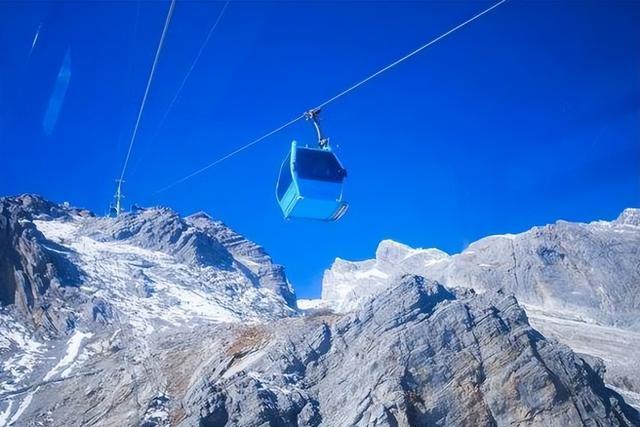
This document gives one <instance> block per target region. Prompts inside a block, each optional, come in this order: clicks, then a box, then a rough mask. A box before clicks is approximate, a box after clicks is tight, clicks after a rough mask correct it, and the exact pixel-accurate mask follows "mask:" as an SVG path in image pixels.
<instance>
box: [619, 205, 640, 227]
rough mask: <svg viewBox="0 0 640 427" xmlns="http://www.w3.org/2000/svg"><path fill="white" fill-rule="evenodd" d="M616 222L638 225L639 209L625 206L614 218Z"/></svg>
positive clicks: (639, 219)
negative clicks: (616, 217)
mask: <svg viewBox="0 0 640 427" xmlns="http://www.w3.org/2000/svg"><path fill="white" fill-rule="evenodd" d="M615 222H616V223H617V224H623V225H633V226H635V227H640V209H636V208H627V209H625V210H624V211H622V213H621V214H620V216H619V217H618V219H616V221H615Z"/></svg>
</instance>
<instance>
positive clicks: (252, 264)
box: [186, 212, 296, 307]
mask: <svg viewBox="0 0 640 427" xmlns="http://www.w3.org/2000/svg"><path fill="white" fill-rule="evenodd" d="M186 222H187V223H188V224H189V225H191V226H193V227H195V228H196V229H198V230H200V231H201V232H203V233H205V234H206V235H208V236H211V237H213V238H214V239H215V240H216V241H218V242H220V244H221V245H222V246H223V247H224V248H225V249H226V250H227V251H229V253H230V254H232V256H233V257H234V259H236V260H237V261H238V262H239V263H241V264H242V265H243V267H244V268H246V270H248V271H249V272H250V274H252V275H254V276H255V280H256V281H257V283H258V284H259V285H260V286H262V287H264V288H266V289H271V290H273V291H274V292H276V293H277V294H278V295H281V296H282V297H283V298H284V299H285V301H287V303H288V304H289V305H290V306H291V307H295V306H296V296H295V293H294V291H293V288H292V287H291V286H290V284H289V282H288V281H287V278H286V275H285V272H284V268H283V267H282V266H281V265H277V264H274V263H273V261H272V259H271V257H270V256H269V254H267V252H266V251H265V250H264V248H263V247H262V246H259V245H257V244H256V243H254V242H252V241H250V240H248V239H246V238H244V237H243V236H242V235H240V234H238V233H236V232H235V231H233V230H232V229H230V228H229V227H227V226H226V225H224V223H222V222H221V221H216V220H214V219H212V218H211V217H210V216H209V215H207V214H206V213H204V212H200V213H197V214H194V215H191V216H188V217H187V218H186Z"/></svg>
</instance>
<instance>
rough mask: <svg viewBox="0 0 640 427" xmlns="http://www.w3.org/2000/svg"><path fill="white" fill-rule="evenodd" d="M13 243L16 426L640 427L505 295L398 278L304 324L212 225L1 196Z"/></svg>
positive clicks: (7, 413) (7, 363)
mask: <svg viewBox="0 0 640 427" xmlns="http://www.w3.org/2000/svg"><path fill="white" fill-rule="evenodd" d="M0 248H1V249H0V262H1V263H2V268H1V269H0V271H1V272H2V276H0V288H3V289H2V292H3V293H2V295H3V300H2V307H0V363H1V364H2V368H3V369H2V371H1V372H0V425H3V424H9V425H45V426H63V425H64V426H75V425H105V426H107V425H109V426H110V425H132V426H133V425H144V426H168V425H172V426H175V425H180V426H191V425H203V426H207V425H209V426H217V425H234V426H254V425H283V426H289V425H291V426H294V425H299V426H303V425H304V426H306V425H309V426H319V425H324V426H340V425H360V426H365V425H388V426H393V425H400V426H405V425H423V424H425V423H427V422H428V423H436V424H438V425H461V424H469V423H473V424H474V425H507V424H512V423H520V424H524V425H554V421H555V420H560V422H562V423H563V424H567V423H569V422H570V421H571V420H575V419H580V420H581V424H583V425H636V424H638V418H637V417H638V414H637V413H636V412H635V411H634V410H633V408H631V407H629V406H628V405H627V404H626V403H625V402H624V400H623V399H622V398H621V397H620V396H619V395H618V394H617V393H615V392H614V391H612V390H610V389H607V388H605V386H604V384H603V382H602V378H601V376H600V375H601V371H602V368H601V365H600V363H599V362H598V361H597V360H590V359H588V358H585V357H581V356H577V355H575V354H574V353H573V352H572V351H571V350H570V349H569V348H567V347H564V346H562V345H560V344H558V343H557V342H555V341H553V340H547V339H545V338H544V337H543V336H542V335H540V334H539V333H537V332H536V331H535V330H533V329H531V327H530V326H529V325H528V323H527V317H526V315H524V312H523V310H522V308H521V307H520V306H519V305H518V303H517V301H516V300H515V299H514V298H512V297H511V296H509V295H508V294H507V293H504V292H495V291H491V292H486V293H485V294H483V295H476V294H475V293H474V292H472V291H470V290H466V289H464V288H457V289H453V288H454V287H452V286H450V288H449V289H447V288H445V287H444V286H442V285H441V284H439V283H437V282H435V281H431V280H426V279H424V278H422V277H418V276H412V275H409V276H405V275H399V276H397V277H395V278H394V279H393V281H392V282H391V281H390V282H389V283H388V284H387V286H386V287H385V289H383V290H382V291H381V292H380V293H379V295H378V296H377V297H375V298H373V299H371V300H368V301H367V302H365V303H364V304H363V305H362V306H360V307H359V308H356V309H354V311H353V312H352V313H350V314H340V313H335V314H329V313H326V314H324V315H323V314H322V313H318V314H316V315H308V314H307V315H302V316H301V313H299V312H298V311H296V310H295V294H294V292H293V289H292V288H291V287H290V286H289V284H288V282H287V281H286V277H285V276H284V270H283V269H282V267H280V266H277V265H275V264H273V262H272V261H271V259H270V257H269V256H268V255H267V254H266V252H264V250H263V249H262V248H261V247H259V246H258V245H256V244H254V243H252V242H249V241H247V240H246V239H244V238H243V237H242V236H241V235H239V234H237V233H235V232H234V231H232V230H230V229H229V228H227V227H226V226H224V225H223V224H222V223H220V222H219V221H215V220H212V219H211V218H210V217H208V216H207V215H206V214H202V213H200V214H196V215H193V216H191V217H187V218H180V217H179V216H178V215H177V214H175V213H174V212H173V211H171V210H169V209H165V208H154V209H149V210H142V211H139V212H136V213H133V214H126V215H123V216H121V217H119V218H116V219H110V218H99V217H95V216H94V215H93V214H91V213H90V212H88V211H84V210H80V209H74V208H70V207H65V206H59V205H56V204H53V203H50V202H47V201H45V200H43V199H42V198H40V197H37V196H32V195H27V196H21V197H15V198H3V199H0ZM393 262H397V260H396V261H393ZM11 295H13V297H11ZM507 390H508V391H509V392H508V393H505V391H507ZM576 417H577V418H576Z"/></svg>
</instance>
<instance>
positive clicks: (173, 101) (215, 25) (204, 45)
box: [158, 0, 231, 129]
mask: <svg viewBox="0 0 640 427" xmlns="http://www.w3.org/2000/svg"><path fill="white" fill-rule="evenodd" d="M229 3H231V0H227V2H226V3H225V4H224V6H222V9H221V10H220V13H218V17H217V18H216V20H215V21H214V23H213V25H212V26H211V28H210V29H209V33H208V34H207V37H206V38H205V40H204V42H203V43H202V45H201V46H200V49H199V50H198V53H197V54H196V56H195V58H194V59H193V62H191V66H190V67H189V70H188V71H187V73H186V74H185V76H184V78H183V79H182V82H181V83H180V86H179V87H178V90H177V91H176V93H175V95H174V96H173V99H172V100H171V102H170V103H169V106H168V107H167V110H166V111H165V112H164V115H163V116H162V118H161V119H160V123H159V124H158V129H159V128H160V127H161V126H162V124H163V123H164V121H165V120H166V118H167V116H168V115H169V113H170V112H171V109H172V108H173V105H174V104H175V103H176V101H177V100H178V97H179V96H180V94H181V93H182V89H183V88H184V85H185V84H186V83H187V80H189V77H191V73H192V72H193V69H194V68H195V67H196V64H197V63H198V61H199V60H200V56H202V52H204V50H205V48H206V47H207V44H208V43H209V40H210V39H211V36H212V35H213V33H214V32H215V31H216V28H217V27H218V24H219V23H220V20H221V19H222V15H224V12H225V10H227V6H229Z"/></svg>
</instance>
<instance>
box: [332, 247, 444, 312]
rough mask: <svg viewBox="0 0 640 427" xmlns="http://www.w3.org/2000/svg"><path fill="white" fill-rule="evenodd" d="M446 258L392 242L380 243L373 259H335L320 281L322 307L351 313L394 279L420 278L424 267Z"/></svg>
mask: <svg viewBox="0 0 640 427" xmlns="http://www.w3.org/2000/svg"><path fill="white" fill-rule="evenodd" d="M448 258H449V255H447V254H446V253H445V252H443V251H441V250H439V249H422V248H418V249H414V248H411V247H410V246H407V245H404V244H402V243H398V242H395V241H393V240H383V241H382V242H380V244H379V245H378V249H377V250H376V258H375V259H372V260H365V261H353V262H352V261H346V260H343V259H340V258H336V260H335V262H334V263H333V265H332V266H331V268H330V269H329V270H326V271H325V274H324V278H323V281H322V299H323V300H324V301H325V302H324V305H326V306H329V307H332V308H334V309H335V310H336V311H350V310H353V309H355V308H356V307H358V306H360V305H361V304H362V303H363V302H364V301H365V300H367V299H369V298H370V297H372V296H373V295H376V294H377V293H379V292H380V291H382V290H383V289H385V288H386V286H387V284H388V283H390V282H392V281H393V279H394V278H395V276H401V275H403V274H407V273H411V274H420V273H421V272H422V271H423V270H424V268H425V267H427V266H429V265H434V264H437V263H440V262H443V261H446V260H447V259H448Z"/></svg>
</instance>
